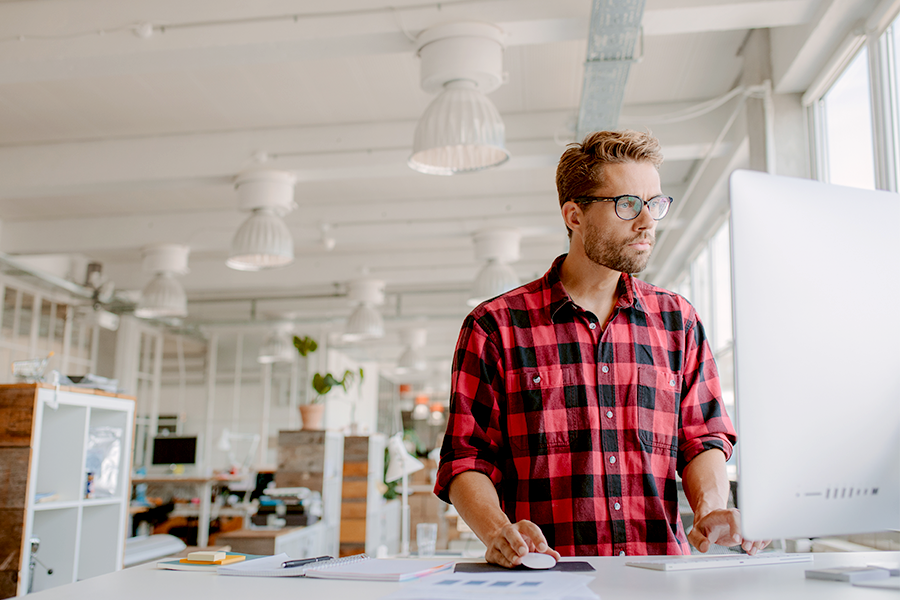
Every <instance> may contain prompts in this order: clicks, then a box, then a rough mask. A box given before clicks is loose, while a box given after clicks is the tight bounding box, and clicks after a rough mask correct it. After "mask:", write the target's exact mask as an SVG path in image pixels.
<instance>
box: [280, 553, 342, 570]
mask: <svg viewBox="0 0 900 600" xmlns="http://www.w3.org/2000/svg"><path fill="white" fill-rule="evenodd" d="M331 559H332V557H331V556H317V557H315V558H298V559H297V560H286V561H284V562H283V563H281V568H282V569H289V568H291V567H300V566H303V565H308V564H310V563H314V562H320V561H323V560H331Z"/></svg>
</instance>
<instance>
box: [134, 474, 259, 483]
mask: <svg viewBox="0 0 900 600" xmlns="http://www.w3.org/2000/svg"><path fill="white" fill-rule="evenodd" d="M244 479H245V478H244V477H242V476H240V475H210V476H208V477H200V476H198V475H135V476H133V477H132V478H131V483H132V484H135V483H221V484H223V485H224V484H227V483H234V482H236V481H243V480H244Z"/></svg>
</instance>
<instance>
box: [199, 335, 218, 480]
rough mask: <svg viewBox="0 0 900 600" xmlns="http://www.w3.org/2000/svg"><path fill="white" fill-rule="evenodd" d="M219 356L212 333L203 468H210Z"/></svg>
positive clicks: (209, 349)
mask: <svg viewBox="0 0 900 600" xmlns="http://www.w3.org/2000/svg"><path fill="white" fill-rule="evenodd" d="M218 354H219V334H218V333H213V334H212V335H211V336H210V338H209V347H208V348H207V350H206V357H207V359H206V369H207V370H206V386H207V387H206V430H205V434H204V436H203V462H202V464H203V466H204V467H207V468H209V467H211V466H212V465H211V464H210V461H211V459H212V447H213V440H212V438H213V416H214V415H215V408H216V369H217V365H216V363H217V362H218Z"/></svg>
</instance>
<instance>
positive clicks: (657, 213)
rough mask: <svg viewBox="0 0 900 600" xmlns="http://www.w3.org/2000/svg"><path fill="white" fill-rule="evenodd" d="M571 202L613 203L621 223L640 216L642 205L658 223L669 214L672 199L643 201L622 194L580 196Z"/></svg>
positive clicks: (657, 198) (656, 198)
mask: <svg viewBox="0 0 900 600" xmlns="http://www.w3.org/2000/svg"><path fill="white" fill-rule="evenodd" d="M572 202H575V203H577V204H591V203H593V202H615V203H616V216H617V217H619V218H620V219H622V220H623V221H632V220H634V219H637V217H638V215H639V214H641V210H642V209H643V208H644V205H645V204H646V205H647V210H648V211H650V217H651V218H652V219H653V220H654V221H659V220H660V219H662V218H663V217H664V216H666V213H667V212H669V206H671V205H672V202H674V200H672V198H671V197H670V196H654V197H653V198H650V199H649V200H644V199H643V198H640V197H638V196H633V195H632V194H624V195H622V196H616V197H615V198H604V197H602V196H581V197H579V198H572Z"/></svg>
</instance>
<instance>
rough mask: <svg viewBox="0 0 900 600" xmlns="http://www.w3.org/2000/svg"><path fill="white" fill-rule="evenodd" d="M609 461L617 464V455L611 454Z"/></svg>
mask: <svg viewBox="0 0 900 600" xmlns="http://www.w3.org/2000/svg"><path fill="white" fill-rule="evenodd" d="M609 462H610V463H612V464H615V462H616V457H615V456H610V457H609Z"/></svg>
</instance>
